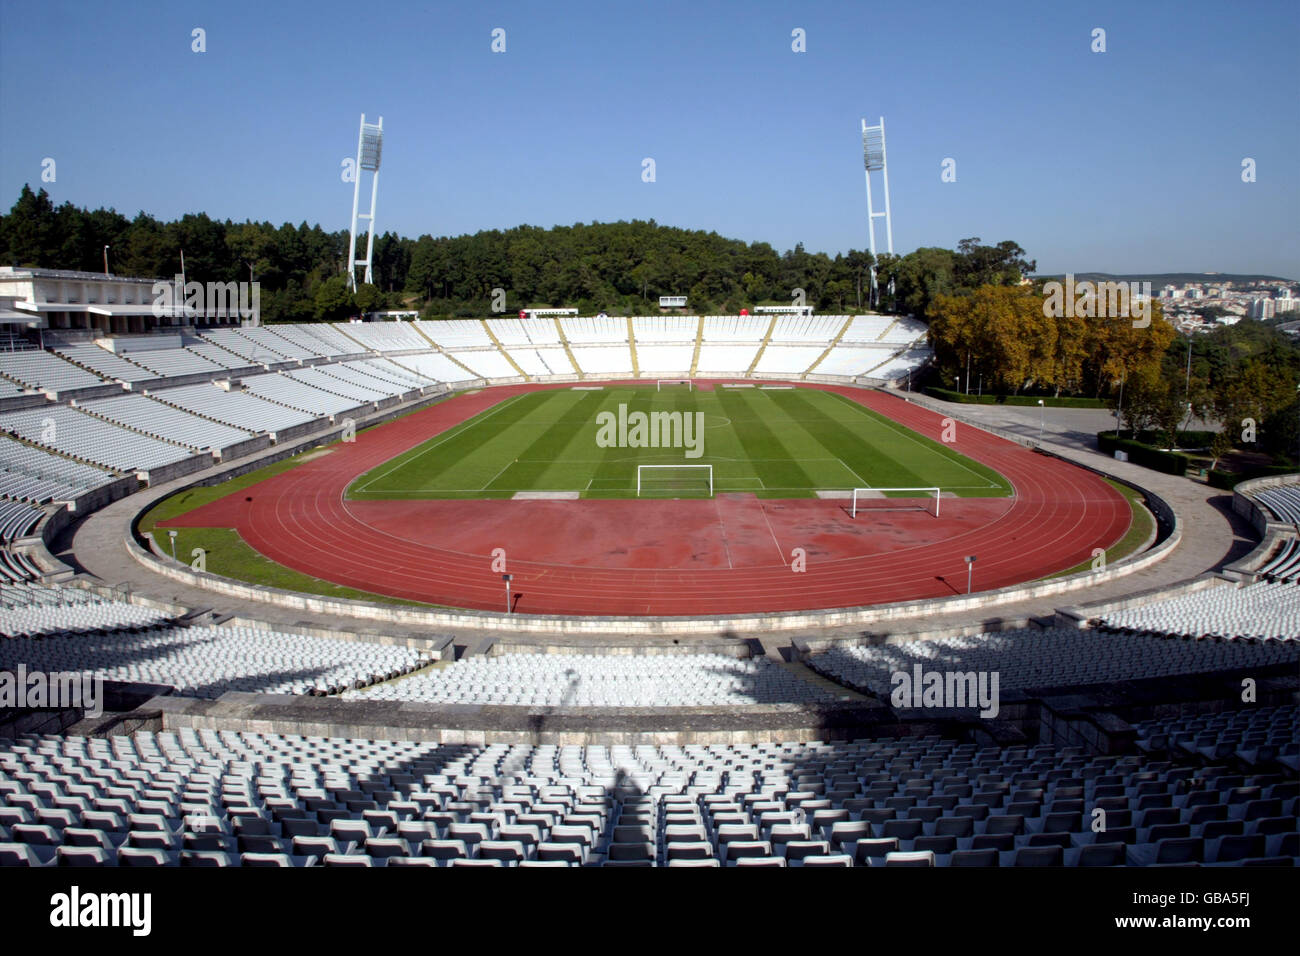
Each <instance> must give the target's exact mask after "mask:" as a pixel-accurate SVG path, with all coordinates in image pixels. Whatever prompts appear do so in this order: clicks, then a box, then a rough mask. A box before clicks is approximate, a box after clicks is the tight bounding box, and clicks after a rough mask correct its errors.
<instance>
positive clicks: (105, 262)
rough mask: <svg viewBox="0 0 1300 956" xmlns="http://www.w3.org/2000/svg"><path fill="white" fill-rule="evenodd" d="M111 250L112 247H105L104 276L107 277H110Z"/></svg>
mask: <svg viewBox="0 0 1300 956" xmlns="http://www.w3.org/2000/svg"><path fill="white" fill-rule="evenodd" d="M110 248H111V247H109V246H105V247H104V276H105V277H107V276H108V250H109V249H110Z"/></svg>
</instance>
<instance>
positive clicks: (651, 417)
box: [348, 385, 1011, 500]
mask: <svg viewBox="0 0 1300 956" xmlns="http://www.w3.org/2000/svg"><path fill="white" fill-rule="evenodd" d="M620 406H621V407H620ZM656 445H657V446H658V447H655V446H656ZM638 465H671V466H699V465H711V466H712V479H713V492H714V494H721V493H725V492H750V493H752V494H755V495H757V496H759V497H761V498H811V497H814V496H815V495H816V494H817V492H819V491H822V492H828V491H829V492H835V491H849V490H850V489H853V488H855V487H857V488H863V487H876V488H914V487H930V486H937V487H939V488H941V489H942V490H943V493H944V494H945V495H948V494H952V495H956V496H959V497H1003V496H1006V495H1010V494H1011V487H1010V485H1009V484H1008V483H1007V481H1006V479H1004V478H1003V477H1002V476H1001V475H999V474H998V473H997V472H995V471H993V470H992V469H990V468H987V467H985V466H984V465H981V464H979V463H977V462H974V461H971V460H970V459H968V458H965V457H964V456H962V455H959V454H958V453H956V452H955V451H953V450H952V449H951V448H949V447H947V446H945V445H943V444H942V443H940V442H936V441H932V440H930V439H928V438H925V437H923V436H921V435H918V434H916V433H915V432H913V431H911V430H910V429H907V428H904V427H903V426H902V425H899V424H898V423H896V422H893V421H891V420H890V419H888V418H886V417H885V416H883V415H880V414H878V413H877V412H874V411H872V410H871V409H869V408H865V407H863V406H861V405H858V404H857V403H855V402H853V401H851V400H849V399H847V398H844V397H843V396H840V395H837V394H835V393H833V392H826V391H820V390H817V389H803V388H761V387H734V386H730V387H729V386H719V387H717V388H714V389H712V390H698V389H695V390H692V389H689V388H687V387H686V386H684V385H682V386H664V388H663V389H662V390H656V388H655V387H654V386H649V387H646V386H612V387H602V388H587V389H583V388H574V389H545V390H541V391H535V392H525V393H523V394H520V395H516V396H513V397H512V398H509V399H506V400H505V401H503V402H501V403H500V404H498V405H496V406H494V407H492V408H490V409H488V410H487V411H485V412H483V413H481V414H479V415H477V416H475V417H474V418H471V419H469V420H468V421H465V422H463V423H461V424H460V425H458V426H456V427H455V428H452V429H449V430H448V431H446V432H443V433H442V434H440V435H436V436H434V437H433V438H430V439H429V440H428V441H426V442H422V443H421V444H419V445H417V446H416V447H414V448H412V449H410V450H408V451H406V452H405V453H403V454H401V455H399V456H397V457H396V458H393V459H391V460H390V461H387V462H385V463H384V464H382V465H380V466H378V467H377V468H374V469H373V470H371V471H369V472H367V473H366V474H364V475H362V476H360V477H359V478H358V479H357V480H356V481H355V482H353V484H352V485H351V487H350V488H349V489H348V497H349V498H352V499H362V500H377V499H420V498H510V497H513V496H515V495H516V494H518V493H520V492H550V493H568V494H569V495H570V496H571V495H573V494H577V495H578V496H580V497H582V498H635V497H637V496H638V490H637V483H638V472H639V476H640V479H641V490H640V497H643V498H665V497H668V498H687V497H707V496H708V494H709V474H708V470H707V469H701V468H698V467H688V468H682V467H673V468H656V469H644V470H639V469H638V467H637V466H638ZM908 497H912V496H911V495H908Z"/></svg>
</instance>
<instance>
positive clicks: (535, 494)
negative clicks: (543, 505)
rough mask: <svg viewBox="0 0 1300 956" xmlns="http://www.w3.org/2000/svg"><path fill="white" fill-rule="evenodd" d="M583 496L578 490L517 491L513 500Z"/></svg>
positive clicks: (550, 499) (562, 498) (573, 499)
mask: <svg viewBox="0 0 1300 956" xmlns="http://www.w3.org/2000/svg"><path fill="white" fill-rule="evenodd" d="M581 496H582V493H581V492H578V491H516V492H515V493H514V494H513V495H511V496H510V497H511V499H512V500H513V501H576V500H577V499H578V498H580V497H581Z"/></svg>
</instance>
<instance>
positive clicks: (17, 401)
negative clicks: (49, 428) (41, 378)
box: [0, 392, 50, 412]
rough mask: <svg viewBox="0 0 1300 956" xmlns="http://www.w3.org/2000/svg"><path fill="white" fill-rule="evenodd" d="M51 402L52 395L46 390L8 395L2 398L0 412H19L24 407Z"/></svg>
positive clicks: (33, 406)
mask: <svg viewBox="0 0 1300 956" xmlns="http://www.w3.org/2000/svg"><path fill="white" fill-rule="evenodd" d="M49 404H50V397H49V396H48V395H46V394H45V393H44V392H25V393H24V394H22V395H8V396H6V397H4V398H0V412H18V411H22V410H23V409H24V408H37V407H38V406H41V405H49Z"/></svg>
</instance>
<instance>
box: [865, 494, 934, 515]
mask: <svg viewBox="0 0 1300 956" xmlns="http://www.w3.org/2000/svg"><path fill="white" fill-rule="evenodd" d="M903 492H907V493H908V494H907V495H903V494H901V493H903ZM891 495H892V496H896V497H912V498H925V499H926V505H925V507H924V508H923V510H924V511H931V508H930V506H929V499H931V498H933V499H934V508H933V514H934V516H935V517H936V518H937V517H939V489H938V488H854V489H853V510H852V515H851V516H852V517H854V518H856V517H857V516H858V502H859V501H880V500H885V501H889V500H892V499H891V497H890V496H891ZM886 507H888V506H886ZM875 510H880V509H875Z"/></svg>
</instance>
